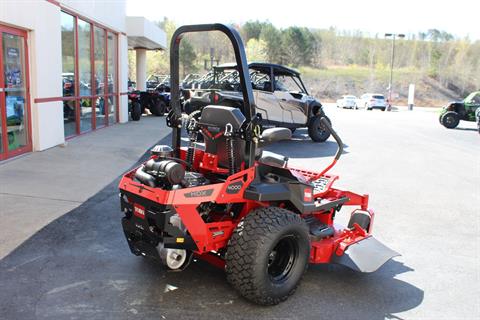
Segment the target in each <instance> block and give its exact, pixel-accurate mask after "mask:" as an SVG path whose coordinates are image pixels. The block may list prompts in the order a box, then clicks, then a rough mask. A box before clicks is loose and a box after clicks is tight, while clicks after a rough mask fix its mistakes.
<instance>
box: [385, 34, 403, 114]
mask: <svg viewBox="0 0 480 320" xmlns="http://www.w3.org/2000/svg"><path fill="white" fill-rule="evenodd" d="M388 37H392V56H391V59H390V84H389V85H388V104H389V106H388V109H389V110H390V108H391V107H392V91H393V90H392V85H393V61H394V59H395V38H396V37H399V38H405V35H404V34H403V33H385V38H388Z"/></svg>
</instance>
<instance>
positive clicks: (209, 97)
mask: <svg viewBox="0 0 480 320" xmlns="http://www.w3.org/2000/svg"><path fill="white" fill-rule="evenodd" d="M248 68H249V72H250V73H249V74H250V80H251V82H252V87H253V93H254V99H255V101H256V106H257V109H256V110H257V112H258V113H259V114H260V115H261V117H262V121H261V126H262V128H268V127H283V128H289V129H290V130H291V131H292V132H294V131H295V130H296V129H297V128H303V127H306V128H308V135H309V136H310V138H311V139H312V140H313V141H316V142H324V141H326V140H327V139H328V138H329V136H330V133H329V132H328V130H326V128H325V127H324V126H323V124H322V123H321V121H320V119H321V118H323V117H325V118H326V119H327V120H328V121H329V122H330V119H329V118H328V117H327V116H326V115H325V112H324V111H323V108H322V104H321V103H320V102H319V101H318V100H316V99H315V98H314V97H312V96H310V95H309V93H308V91H307V89H306V88H305V85H304V84H303V81H302V78H301V77H300V73H299V72H298V71H296V70H293V69H291V68H288V67H285V66H282V65H278V64H273V63H258V62H254V63H250V64H249V65H248ZM232 71H233V72H232ZM209 83H210V85H209V87H208V89H205V90H195V91H194V92H193V93H192V94H191V98H190V99H189V100H188V101H186V102H185V107H184V108H185V111H186V112H187V113H188V112H193V111H196V110H201V109H202V108H203V107H205V106H206V105H210V104H219V105H224V106H232V107H237V108H239V107H240V106H241V105H242V103H243V97H242V94H241V90H240V86H239V82H238V70H237V65H236V64H231V63H230V64H223V65H220V66H216V67H214V69H213V72H212V76H211V81H210V82H209ZM330 123H331V122H330Z"/></svg>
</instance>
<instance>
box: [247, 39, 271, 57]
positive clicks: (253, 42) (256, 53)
mask: <svg viewBox="0 0 480 320" xmlns="http://www.w3.org/2000/svg"><path fill="white" fill-rule="evenodd" d="M245 49H246V50H245V51H246V54H247V59H248V61H259V62H260V61H262V62H264V61H267V43H266V42H265V41H264V40H261V39H260V40H257V39H253V38H252V39H250V40H248V42H247V47H246V48H245Z"/></svg>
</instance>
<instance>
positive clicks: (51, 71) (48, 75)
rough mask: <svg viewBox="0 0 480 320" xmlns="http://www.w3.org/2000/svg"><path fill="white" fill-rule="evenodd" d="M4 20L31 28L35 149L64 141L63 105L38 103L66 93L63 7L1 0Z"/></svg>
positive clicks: (0, 19)
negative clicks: (61, 19) (63, 73)
mask: <svg viewBox="0 0 480 320" xmlns="http://www.w3.org/2000/svg"><path fill="white" fill-rule="evenodd" d="M0 23H2V24H6V25H10V26H12V27H16V28H21V29H26V30H29V32H28V49H29V52H28V53H29V65H30V70H29V71H30V105H31V113H32V116H31V117H30V119H31V121H32V131H33V132H32V141H33V149H34V150H44V149H47V148H50V147H52V146H55V145H58V144H61V143H63V142H64V141H65V140H64V133H63V104H62V102H46V103H41V104H35V103H34V99H35V98H47V97H60V96H62V86H61V83H62V50H61V34H60V8H59V7H57V6H55V5H52V4H51V3H48V2H47V1H0Z"/></svg>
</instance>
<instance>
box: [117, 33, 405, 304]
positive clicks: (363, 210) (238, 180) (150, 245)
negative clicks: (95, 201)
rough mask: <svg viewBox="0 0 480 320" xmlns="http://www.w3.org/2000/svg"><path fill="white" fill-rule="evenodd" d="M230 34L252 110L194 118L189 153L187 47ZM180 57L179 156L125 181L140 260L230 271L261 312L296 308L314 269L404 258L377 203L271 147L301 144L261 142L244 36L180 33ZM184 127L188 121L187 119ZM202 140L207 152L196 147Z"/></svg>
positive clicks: (167, 154) (170, 154)
mask: <svg viewBox="0 0 480 320" xmlns="http://www.w3.org/2000/svg"><path fill="white" fill-rule="evenodd" d="M200 31H221V32H223V33H224V34H226V35H227V37H228V38H229V39H230V41H231V43H232V45H233V48H234V51H235V58H236V62H237V65H238V67H239V69H238V70H239V75H240V84H241V87H242V92H243V107H242V108H241V109H239V108H232V107H226V106H219V105H211V106H207V107H205V108H204V109H203V110H202V112H201V117H200V118H198V119H195V118H192V117H190V118H189V121H188V123H187V124H186V125H187V126H188V130H187V131H188V132H189V139H190V143H189V145H188V147H186V148H183V147H181V146H180V140H181V130H182V123H185V121H182V114H181V108H180V92H179V46H180V41H181V39H182V36H183V35H184V34H185V33H189V32H200ZM170 48H171V51H170V68H171V82H172V86H171V90H172V91H171V93H172V100H171V105H172V111H171V112H170V114H169V116H168V117H167V124H168V125H169V126H170V127H172V129H173V133H172V137H173V138H172V140H173V143H172V144H173V148H171V147H169V146H160V145H158V146H155V147H154V148H153V149H152V150H151V157H150V159H149V160H148V161H146V162H145V163H143V164H142V165H141V166H140V167H138V168H137V169H135V170H132V171H130V172H128V173H127V174H126V175H125V176H124V177H123V178H122V180H121V181H120V199H121V208H122V211H123V212H124V213H125V217H124V218H123V219H122V224H123V230H124V232H125V236H126V238H127V241H128V245H129V246H130V250H131V251H132V253H134V254H135V255H142V256H147V257H152V258H155V259H158V260H160V261H162V262H163V263H164V264H165V265H166V266H167V267H168V268H169V269H173V270H183V269H184V268H186V267H187V266H188V264H189V263H190V262H191V260H192V258H193V257H196V258H200V259H204V260H206V261H208V262H210V263H211V264H213V265H215V266H218V267H220V268H222V269H225V271H226V273H227V279H228V281H229V282H230V283H231V284H232V286H233V287H234V288H235V289H237V290H238V291H239V292H240V294H241V295H242V296H244V297H245V298H247V299H248V300H251V301H253V302H255V303H258V304H264V305H273V304H277V303H279V302H281V301H284V300H286V299H287V298H288V297H289V296H290V295H291V294H292V293H293V292H294V290H295V288H296V287H297V285H298V283H299V281H300V279H301V278H302V275H303V273H304V272H305V270H306V268H307V265H308V264H309V263H312V264H318V263H338V264H343V265H345V266H348V267H350V268H352V269H354V270H357V271H360V272H372V271H375V270H377V269H378V268H379V267H380V266H381V265H383V264H384V263H385V262H386V261H387V260H389V259H391V258H392V257H394V256H396V255H398V254H397V253H396V252H394V251H392V250H391V249H389V248H387V247H386V246H384V245H383V244H382V243H380V242H379V241H378V240H376V239H375V238H374V237H373V236H372V235H371V232H372V225H373V220H374V214H373V211H371V210H370V209H368V196H367V195H360V194H356V193H353V192H350V191H344V190H339V189H336V188H333V187H332V184H333V183H334V181H335V180H337V179H338V177H337V176H335V175H331V174H327V172H328V170H329V169H330V168H331V167H332V166H333V165H334V164H335V163H336V161H337V160H338V159H339V158H340V155H341V153H342V149H343V147H342V141H341V140H340V137H339V136H338V135H337V134H336V133H335V131H333V130H332V128H331V127H330V124H329V122H328V121H326V120H325V119H323V125H324V126H325V127H326V128H327V130H329V131H330V132H331V134H332V136H333V137H334V138H335V140H336V141H337V143H338V151H337V154H336V156H335V159H334V160H333V162H332V163H331V164H330V165H329V166H328V167H327V168H325V169H324V170H322V171H321V172H313V171H306V170H302V169H298V168H294V167H291V166H289V165H288V163H287V162H288V159H287V158H286V157H283V156H280V155H277V154H273V153H270V152H265V151H263V152H262V151H261V147H263V146H265V145H267V144H269V143H272V142H275V141H279V140H284V139H288V138H290V136H291V132H290V130H289V129H284V128H272V129H267V130H264V131H263V133H262V134H261V135H260V130H259V123H260V119H259V116H258V115H256V114H255V108H256V106H255V102H254V98H253V92H252V85H251V82H250V78H249V73H248V67H247V61H246V57H245V50H244V47H243V43H242V40H241V38H240V36H239V34H238V33H237V32H236V31H235V30H234V29H232V28H230V27H228V26H225V25H222V24H212V25H193V26H183V27H180V28H179V29H178V30H177V31H176V32H175V34H174V35H173V38H172V42H171V47H170ZM183 118H184V117H183ZM199 133H201V134H202V135H203V137H204V140H205V148H204V149H203V148H202V149H200V147H198V146H197V144H196V139H197V137H198V135H199ZM342 206H357V207H359V208H357V209H355V210H354V211H353V212H352V214H351V217H350V222H349V223H348V226H347V227H341V226H339V225H336V224H334V218H335V214H336V213H337V212H338V211H339V210H340V208H341V207H342Z"/></svg>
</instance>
